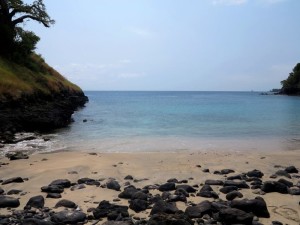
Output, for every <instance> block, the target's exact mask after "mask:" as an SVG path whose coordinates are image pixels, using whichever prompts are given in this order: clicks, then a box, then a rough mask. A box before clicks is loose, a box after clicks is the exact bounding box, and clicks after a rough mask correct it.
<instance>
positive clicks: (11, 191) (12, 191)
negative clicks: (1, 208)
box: [7, 189, 22, 195]
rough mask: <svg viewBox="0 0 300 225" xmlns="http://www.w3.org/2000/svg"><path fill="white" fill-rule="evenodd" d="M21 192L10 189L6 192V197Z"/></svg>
mask: <svg viewBox="0 0 300 225" xmlns="http://www.w3.org/2000/svg"><path fill="white" fill-rule="evenodd" d="M21 192H22V190H17V189H11V190H9V191H8V192H7V195H17V194H20V193H21Z"/></svg>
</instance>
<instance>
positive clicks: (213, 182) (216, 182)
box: [205, 180, 224, 186]
mask: <svg viewBox="0 0 300 225" xmlns="http://www.w3.org/2000/svg"><path fill="white" fill-rule="evenodd" d="M205 184H208V185H218V186H222V185H224V181H222V180H206V181H205Z"/></svg>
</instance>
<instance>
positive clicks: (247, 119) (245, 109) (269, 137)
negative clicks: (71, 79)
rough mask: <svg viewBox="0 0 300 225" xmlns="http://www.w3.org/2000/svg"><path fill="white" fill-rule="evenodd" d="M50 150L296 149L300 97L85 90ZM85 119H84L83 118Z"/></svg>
mask: <svg viewBox="0 0 300 225" xmlns="http://www.w3.org/2000/svg"><path fill="white" fill-rule="evenodd" d="M86 95H87V96H88V97H89V99H90V102H89V103H88V104H87V105H86V107H85V108H84V109H82V110H79V111H78V112H76V113H75V114H74V116H73V117H74V120H75V122H74V123H72V124H71V125H70V126H69V127H68V128H64V129H61V130H59V131H58V132H57V133H56V134H57V135H56V137H55V144H54V145H53V146H52V148H55V149H75V150H88V151H113V152H131V151H133V152H135V151H189V150H191V151H193V150H237V151H244V150H246V151H248V150H258V151H268V150H295V149H300V98H299V97H288V96H280V95H260V93H257V92H144V91H141V92H123V91H120V92H118V91H112V92H110V91H107V92H106V91H105V92H86ZM84 121H86V122H84Z"/></svg>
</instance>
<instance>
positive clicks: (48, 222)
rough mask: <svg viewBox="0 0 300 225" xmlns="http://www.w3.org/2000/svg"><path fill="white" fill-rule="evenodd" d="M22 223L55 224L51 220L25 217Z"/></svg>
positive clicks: (28, 224) (30, 224)
mask: <svg viewBox="0 0 300 225" xmlns="http://www.w3.org/2000/svg"><path fill="white" fill-rule="evenodd" d="M21 224H22V225H55V224H54V223H52V222H51V221H44V220H41V219H36V218H28V219H23V221H22V223H21Z"/></svg>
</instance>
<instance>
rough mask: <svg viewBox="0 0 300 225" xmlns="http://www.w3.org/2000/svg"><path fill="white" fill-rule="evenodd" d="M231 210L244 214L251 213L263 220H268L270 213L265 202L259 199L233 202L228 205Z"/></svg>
mask: <svg viewBox="0 0 300 225" xmlns="http://www.w3.org/2000/svg"><path fill="white" fill-rule="evenodd" d="M230 206H231V207H232V208H236V209H240V210H243V211H245V212H252V213H253V214H254V215H256V216H258V217H263V218H270V213H269V211H268V208H267V204H266V202H265V200H264V199H263V198H261V197H256V198H255V199H251V200H248V199H243V200H233V201H232V202H231V204H230Z"/></svg>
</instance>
